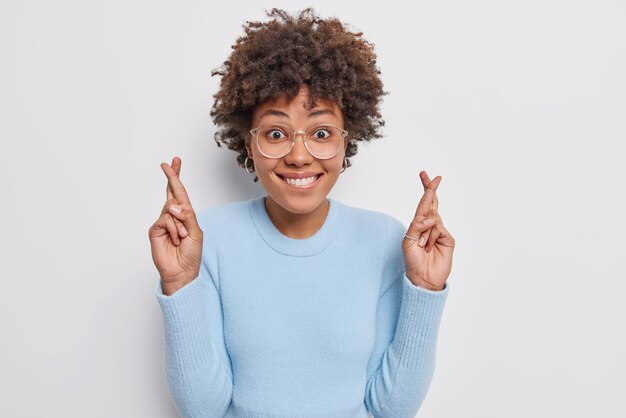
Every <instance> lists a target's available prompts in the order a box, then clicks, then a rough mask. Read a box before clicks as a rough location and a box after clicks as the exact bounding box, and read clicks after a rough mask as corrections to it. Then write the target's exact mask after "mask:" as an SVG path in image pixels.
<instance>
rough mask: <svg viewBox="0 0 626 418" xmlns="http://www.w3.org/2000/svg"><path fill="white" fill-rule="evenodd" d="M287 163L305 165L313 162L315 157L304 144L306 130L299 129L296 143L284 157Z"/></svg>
mask: <svg viewBox="0 0 626 418" xmlns="http://www.w3.org/2000/svg"><path fill="white" fill-rule="evenodd" d="M284 159H285V163H287V164H293V165H297V166H300V165H304V164H310V163H312V162H313V159H314V157H313V156H312V155H311V153H309V150H307V149H306V146H305V145H304V132H302V131H298V132H296V135H295V143H294V144H293V146H292V147H291V150H290V151H289V153H288V154H287V155H285V157H284Z"/></svg>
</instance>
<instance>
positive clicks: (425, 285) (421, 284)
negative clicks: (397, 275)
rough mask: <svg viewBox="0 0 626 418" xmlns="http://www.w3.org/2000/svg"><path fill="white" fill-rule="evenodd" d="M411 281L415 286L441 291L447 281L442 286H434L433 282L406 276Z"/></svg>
mask: <svg viewBox="0 0 626 418" xmlns="http://www.w3.org/2000/svg"><path fill="white" fill-rule="evenodd" d="M406 277H407V278H408V279H409V281H410V282H411V283H412V284H413V286H415V287H420V288H422V289H426V290H430V291H432V292H440V291H442V290H443V289H444V288H445V286H446V285H445V283H444V284H443V285H441V286H439V287H438V286H433V285H431V284H428V283H426V281H424V280H422V279H419V280H414V279H412V278H410V277H409V276H408V275H407V276H406Z"/></svg>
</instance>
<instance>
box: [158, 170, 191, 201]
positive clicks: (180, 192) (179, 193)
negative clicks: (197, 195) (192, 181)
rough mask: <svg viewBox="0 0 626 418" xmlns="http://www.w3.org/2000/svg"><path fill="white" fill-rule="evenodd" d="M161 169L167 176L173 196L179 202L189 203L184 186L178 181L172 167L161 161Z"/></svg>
mask: <svg viewBox="0 0 626 418" xmlns="http://www.w3.org/2000/svg"><path fill="white" fill-rule="evenodd" d="M161 169H162V170H163V172H164V173H165V175H166V176H167V179H168V181H169V184H170V187H171V189H172V192H173V193H174V198H175V199H176V200H178V201H179V202H180V203H190V202H189V196H188V195H187V191H186V190H185V186H183V183H182V182H181V181H180V178H179V177H178V174H177V173H176V172H175V171H174V169H173V168H172V167H170V166H169V165H168V164H167V163H161Z"/></svg>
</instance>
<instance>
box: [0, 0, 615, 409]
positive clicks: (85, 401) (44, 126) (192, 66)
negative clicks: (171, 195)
mask: <svg viewBox="0 0 626 418" xmlns="http://www.w3.org/2000/svg"><path fill="white" fill-rule="evenodd" d="M308 5H309V3H307V2H301V1H288V2H287V1H276V2H273V3H270V2H254V1H244V0H239V1H233V2H215V1H206V0H205V1H176V2H175V1H146V0H111V1H100V2H94V1H83V0H60V1H55V2H48V1H43V0H20V1H11V0H9V1H8V2H7V1H6V0H3V1H2V3H1V5H0V48H1V50H0V60H1V65H0V139H1V148H0V167H1V176H0V182H1V184H0V185H1V197H0V202H1V205H0V219H2V220H3V222H2V227H1V232H0V237H1V238H0V239H1V241H0V244H1V251H0V278H1V280H0V297H1V301H0V333H1V334H0V335H1V338H0V415H1V416H2V417H28V418H35V417H42V416H46V417H64V418H67V417H93V418H96V417H102V418H105V417H106V418H110V417H154V418H166V417H175V416H177V413H176V410H175V408H174V406H173V404H172V402H171V400H170V398H169V394H168V391H167V386H166V383H165V376H164V372H163V368H162V348H163V342H162V337H163V334H162V316H161V312H160V309H159V306H158V303H157V300H156V296H155V283H157V281H158V280H159V276H158V272H157V270H156V268H155V267H154V265H153V263H152V259H151V255H150V245H149V240H148V228H149V227H150V226H151V225H152V223H153V222H154V221H155V220H156V219H157V217H158V215H159V213H160V211H161V208H162V205H163V203H164V201H165V185H166V177H165V175H164V174H163V172H162V171H161V169H160V167H159V164H160V163H161V162H168V163H169V162H171V159H172V157H173V156H175V155H177V156H180V157H181V158H182V173H181V179H182V180H183V182H184V184H185V185H186V187H187V190H188V192H189V195H190V196H191V199H192V203H193V205H194V207H195V208H196V210H200V209H202V208H205V207H208V206H212V205H219V204H224V203H227V202H232V201H236V200H244V199H246V200H247V199H250V198H253V197H257V196H261V195H262V194H264V191H263V189H262V188H261V186H260V184H259V183H253V182H252V176H251V175H249V174H247V173H246V172H245V171H244V170H243V169H242V168H240V167H238V166H237V165H236V162H235V153H234V152H233V151H229V150H228V149H227V148H225V147H222V148H218V147H217V145H216V143H215V141H214V139H213V133H214V132H215V127H214V126H213V125H212V123H211V120H210V117H209V116H208V112H209V109H210V107H211V105H212V104H213V98H212V95H213V94H215V92H216V91H217V87H218V85H219V77H211V76H210V73H211V70H212V69H213V68H216V67H218V66H219V65H221V64H222V62H223V61H224V60H225V59H226V58H227V57H228V54H229V53H230V51H231V45H232V44H234V42H235V40H236V38H237V37H238V36H240V35H241V34H242V33H243V31H242V25H243V24H244V23H245V21H246V20H259V19H261V20H263V19H265V14H264V12H263V10H264V9H270V8H271V7H283V8H285V9H287V10H288V11H290V12H294V11H297V10H300V9H301V8H303V7H305V6H308ZM312 5H313V6H314V7H315V8H316V10H317V11H318V13H319V14H320V15H321V16H322V17H328V16H335V17H338V18H340V19H341V20H342V21H344V22H347V23H348V24H349V25H350V28H351V29H353V30H359V31H362V32H363V33H364V36H365V38H366V39H368V40H369V41H371V42H373V43H374V44H375V45H376V50H377V53H378V58H379V59H378V66H379V68H380V69H381V71H382V79H383V82H384V86H385V89H386V90H387V91H389V92H390V94H389V95H388V96H386V97H385V98H384V102H383V104H382V107H381V109H382V113H383V116H384V118H385V120H386V122H387V125H386V126H385V128H384V133H385V137H384V138H382V139H379V140H376V141H372V142H371V143H368V144H363V145H360V146H359V152H358V155H357V156H356V157H354V158H353V159H352V161H353V166H352V167H351V168H349V169H348V170H346V172H344V173H343V174H342V175H341V177H340V179H339V181H338V183H337V184H336V186H335V188H334V189H333V190H332V192H331V197H334V198H336V199H338V200H340V201H342V202H344V203H346V204H349V205H353V206H358V207H364V208H368V209H372V210H378V211H383V212H386V213H389V214H391V215H393V216H395V217H396V218H398V219H399V220H401V221H402V222H403V223H404V224H405V225H408V224H409V222H410V220H411V217H412V216H413V214H414V212H415V208H416V206H417V203H418V201H419V199H420V198H421V196H422V193H423V187H422V185H421V182H420V180H419V177H418V173H419V171H420V170H426V171H427V172H428V174H429V175H430V176H431V177H434V176H437V175H441V176H442V177H443V180H442V182H441V184H440V186H439V190H438V196H439V200H440V206H439V211H440V214H441V216H442V218H443V221H444V224H445V225H446V227H447V229H448V230H449V231H450V232H451V233H452V234H453V236H454V237H455V238H456V242H457V245H456V249H455V255H454V264H453V268H452V273H451V275H450V277H449V279H448V283H449V285H450V294H449V298H448V300H447V304H446V309H445V312H444V316H443V318H442V322H441V329H440V334H439V341H438V351H437V367H436V372H435V376H434V379H433V381H432V384H431V387H430V391H429V393H428V396H427V398H426V400H425V402H424V404H423V406H422V408H421V409H420V411H419V413H418V416H419V417H424V418H427V417H429V418H439V417H464V418H486V417H488V418H501V417H507V418H527V417H554V416H563V417H570V418H575V417H576V418H578V417H580V418H582V417H591V416H593V417H624V416H626V404H625V403H624V401H623V396H624V389H625V383H624V382H625V380H624V376H625V375H626V356H624V352H626V335H625V332H624V330H625V329H626V327H625V324H624V322H625V321H624V319H625V318H626V303H624V298H625V291H626V285H625V284H624V279H625V275H624V273H623V271H624V269H623V267H622V265H621V264H620V263H621V262H622V261H623V260H624V252H625V249H626V248H625V245H624V243H623V241H624V235H625V232H626V231H625V230H626V228H625V223H626V221H625V219H624V213H625V209H626V204H625V196H624V182H625V180H626V173H625V169H624V164H623V161H624V157H625V155H626V153H625V152H624V148H625V147H624V141H625V140H626V127H625V126H626V99H625V98H626V82H625V77H624V74H626V3H624V2H623V1H609V0H593V1H592V0H588V1H573V0H562V1H556V0H541V1H539V0H530V1H529V0H511V1H496V0H493V1H486V0H477V1H472V2H467V1H451V0H443V1H433V2H413V3H409V2H404V1H402V2H401V1H385V2H375V3H374V2H371V3H365V2H358V1H356V0H354V1H346V2H340V1H336V0H333V1H327V0H324V1H317V2H315V3H312Z"/></svg>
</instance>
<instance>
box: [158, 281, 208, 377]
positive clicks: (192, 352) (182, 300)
mask: <svg viewBox="0 0 626 418" xmlns="http://www.w3.org/2000/svg"><path fill="white" fill-rule="evenodd" d="M156 294H157V295H156V296H157V300H158V301H159V305H160V306H161V311H162V312H163V327H164V334H165V335H164V336H165V349H166V351H167V352H169V353H170V356H168V362H174V364H168V365H167V367H169V368H171V370H178V371H180V372H181V373H183V375H185V374H186V373H193V372H195V371H197V370H199V369H200V368H202V367H203V366H205V365H206V364H209V363H211V362H212V360H213V359H212V356H215V355H216V353H214V352H213V350H212V349H211V350H207V347H211V348H212V345H211V343H210V337H209V332H208V327H207V326H206V324H207V316H208V312H207V309H208V307H207V305H208V304H207V301H206V298H205V289H204V287H203V284H202V283H201V280H200V277H197V278H196V279H194V280H192V281H191V282H190V283H187V284H186V285H185V286H183V287H181V288H180V289H178V290H177V291H176V292H174V293H173V294H172V295H169V296H168V295H165V294H164V293H163V289H162V288H161V282H160V280H159V281H158V283H157V289H156ZM213 358H214V357H213Z"/></svg>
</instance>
